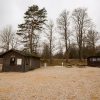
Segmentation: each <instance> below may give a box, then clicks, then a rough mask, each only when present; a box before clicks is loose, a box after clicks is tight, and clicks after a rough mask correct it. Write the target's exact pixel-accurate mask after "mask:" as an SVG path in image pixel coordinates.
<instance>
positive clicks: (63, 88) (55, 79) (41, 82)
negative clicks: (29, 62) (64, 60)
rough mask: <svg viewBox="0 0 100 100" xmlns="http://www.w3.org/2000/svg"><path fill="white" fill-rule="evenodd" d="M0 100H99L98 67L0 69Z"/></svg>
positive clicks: (99, 81)
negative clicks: (25, 70) (5, 70)
mask: <svg viewBox="0 0 100 100" xmlns="http://www.w3.org/2000/svg"><path fill="white" fill-rule="evenodd" d="M0 100H100V68H92V67H91V68H90V67H87V68H65V67H49V68H41V69H36V70H34V71H30V72H26V73H19V72H9V73H8V72H7V73H0Z"/></svg>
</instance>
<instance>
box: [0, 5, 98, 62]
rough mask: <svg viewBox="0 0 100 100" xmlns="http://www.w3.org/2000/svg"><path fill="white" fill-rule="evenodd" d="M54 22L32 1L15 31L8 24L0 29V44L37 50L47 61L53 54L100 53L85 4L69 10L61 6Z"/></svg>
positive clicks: (79, 55) (65, 56)
mask: <svg viewBox="0 0 100 100" xmlns="http://www.w3.org/2000/svg"><path fill="white" fill-rule="evenodd" d="M55 22H56V24H54V23H55ZM55 22H53V20H48V19H47V11H46V9H45V8H42V9H40V8H39V7H38V6H37V5H33V6H31V7H29V8H28V10H27V11H26V12H25V14H24V22H23V23H21V24H19V25H18V30H17V32H13V31H12V28H11V27H10V26H8V27H6V28H4V29H3V30H2V31H1V33H0V40H1V45H0V48H1V49H2V50H3V51H7V50H9V49H11V48H14V49H20V50H22V51H24V52H29V53H34V54H39V55H41V57H42V58H43V59H44V60H46V59H49V60H50V63H52V58H58V59H66V62H68V59H69V58H77V59H80V60H82V59H85V58H87V57H88V56H94V55H99V54H100V53H99V52H100V46H99V45H100V44H99V45H96V44H97V42H98V41H99V40H100V39H99V38H100V35H99V32H97V31H96V26H95V25H94V23H93V22H92V20H91V19H90V17H89V16H88V13H87V9H86V8H76V9H74V10H73V12H72V13H70V12H69V11H66V10H64V11H62V12H61V14H59V16H58V18H57V19H56V21H55Z"/></svg>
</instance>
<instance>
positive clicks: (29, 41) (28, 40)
mask: <svg viewBox="0 0 100 100" xmlns="http://www.w3.org/2000/svg"><path fill="white" fill-rule="evenodd" d="M46 14H47V13H46V10H45V8H43V9H39V7H38V6H37V5H33V6H31V7H29V8H28V10H27V11H26V12H25V16H24V23H23V24H20V25H18V28H19V30H18V32H17V34H18V35H20V36H21V37H22V38H23V40H22V43H24V47H25V49H26V50H29V52H30V53H36V47H37V42H38V41H37V40H38V39H37V38H38V35H37V31H39V30H40V31H41V29H42V28H43V25H44V24H45V21H46Z"/></svg>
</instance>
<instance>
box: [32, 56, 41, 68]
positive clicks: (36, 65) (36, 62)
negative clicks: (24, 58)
mask: <svg viewBox="0 0 100 100" xmlns="http://www.w3.org/2000/svg"><path fill="white" fill-rule="evenodd" d="M31 67H32V69H36V68H40V58H35V57H34V58H31Z"/></svg>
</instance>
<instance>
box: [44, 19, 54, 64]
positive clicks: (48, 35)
mask: <svg viewBox="0 0 100 100" xmlns="http://www.w3.org/2000/svg"><path fill="white" fill-rule="evenodd" d="M53 32H54V23H53V21H52V20H49V21H48V23H47V24H46V30H45V33H46V39H47V40H48V44H49V58H50V64H51V63H52V53H53V49H54V45H53V41H54V35H53Z"/></svg>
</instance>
